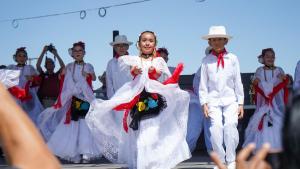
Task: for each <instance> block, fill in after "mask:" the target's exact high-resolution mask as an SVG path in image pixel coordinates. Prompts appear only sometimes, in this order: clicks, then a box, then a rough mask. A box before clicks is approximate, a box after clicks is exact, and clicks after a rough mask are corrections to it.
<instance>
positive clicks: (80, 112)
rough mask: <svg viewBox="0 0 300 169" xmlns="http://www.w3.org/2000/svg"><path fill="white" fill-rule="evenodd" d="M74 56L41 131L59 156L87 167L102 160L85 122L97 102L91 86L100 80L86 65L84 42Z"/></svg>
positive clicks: (41, 120)
mask: <svg viewBox="0 0 300 169" xmlns="http://www.w3.org/2000/svg"><path fill="white" fill-rule="evenodd" d="M70 53H71V56H72V57H73V59H74V62H72V63H69V64H68V65H67V66H66V67H65V69H64V71H63V73H64V76H62V80H63V85H62V89H61V92H60V95H59V98H58V99H57V102H56V104H55V105H54V106H52V107H50V108H47V109H46V110H45V111H43V112H42V113H41V115H40V117H39V128H40V130H41V133H42V134H43V136H44V138H45V140H46V141H47V144H48V146H49V148H50V149H51V151H52V152H53V153H54V154H55V155H56V156H58V157H60V158H62V159H64V160H68V161H72V162H75V163H79V162H80V161H81V162H83V163H86V162H88V161H89V160H91V159H94V158H100V157H101V151H100V149H99V148H98V147H97V146H96V144H95V143H94V139H93V138H92V135H91V133H90V131H89V128H88V127H87V125H86V121H85V115H86V113H87V111H88V109H89V103H90V102H91V101H92V100H93V99H95V97H94V94H93V90H92V86H91V84H92V80H95V79H96V77H95V73H94V68H93V66H92V65H91V64H89V63H85V62H84V61H83V57H84V55H85V44H84V43H83V42H77V43H74V44H73V48H71V49H70Z"/></svg>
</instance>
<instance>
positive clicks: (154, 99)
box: [86, 31, 190, 169]
mask: <svg viewBox="0 0 300 169" xmlns="http://www.w3.org/2000/svg"><path fill="white" fill-rule="evenodd" d="M155 46H156V36H155V34H154V33H153V32H151V31H145V32H143V33H141V35H140V36H139V41H138V47H139V49H140V52H141V53H140V56H130V57H127V56H123V57H121V58H120V59H121V60H120V64H125V65H128V66H130V67H131V73H132V75H133V77H134V80H133V81H131V82H127V83H125V84H124V85H123V86H122V87H121V88H120V89H119V90H117V92H116V93H115V95H114V96H113V97H112V98H111V99H110V100H107V101H104V102H101V101H97V100H95V101H94V102H93V103H92V104H91V107H90V110H89V112H88V114H87V117H86V120H87V124H88V126H89V127H90V129H91V131H92V133H93V136H94V137H95V138H96V139H97V141H98V142H97V143H98V145H99V146H100V147H101V148H102V149H103V155H104V156H105V157H106V158H107V159H109V160H110V161H112V162H114V163H126V164H127V165H128V167H129V168H130V169H135V168H137V169H145V168H147V169H162V168H163V169H169V168H173V167H175V166H176V165H177V164H178V163H180V162H181V161H183V160H186V159H188V158H190V151H189V147H188V145H187V143H186V131H187V120H188V105H189V95H188V93H187V92H185V91H183V90H180V89H179V87H178V84H177V80H178V77H179V73H180V72H181V71H182V65H181V70H180V66H178V68H177V70H176V71H175V73H174V74H173V76H172V77H171V78H169V79H168V80H166V79H167V78H168V77H170V72H169V69H168V66H167V65H166V63H165V61H164V60H163V59H162V58H161V57H155ZM155 79H156V80H155ZM159 80H161V82H162V81H163V83H161V82H160V81H159ZM113 109H115V110H122V109H123V110H125V113H124V118H123V121H121V120H120V121H117V122H116V121H115V120H114V118H113V114H112V113H115V112H114V111H111V110H113ZM129 112H130V115H129ZM127 122H130V125H129V127H130V128H128V125H127Z"/></svg>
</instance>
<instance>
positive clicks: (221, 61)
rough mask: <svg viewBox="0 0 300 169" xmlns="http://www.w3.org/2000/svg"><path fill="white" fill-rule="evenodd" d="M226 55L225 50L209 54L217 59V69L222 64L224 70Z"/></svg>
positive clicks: (213, 51)
mask: <svg viewBox="0 0 300 169" xmlns="http://www.w3.org/2000/svg"><path fill="white" fill-rule="evenodd" d="M226 53H227V51H226V49H225V48H224V49H223V50H222V51H221V52H220V53H217V52H216V51H215V50H212V51H211V54H212V55H214V56H216V57H217V58H218V64H217V68H218V67H219V66H220V63H221V64H222V68H223V69H224V55H225V54H226Z"/></svg>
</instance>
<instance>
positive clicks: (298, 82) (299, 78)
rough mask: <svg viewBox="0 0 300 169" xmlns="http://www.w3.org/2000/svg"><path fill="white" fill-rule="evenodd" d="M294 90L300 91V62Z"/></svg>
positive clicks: (299, 62) (296, 71) (296, 72)
mask: <svg viewBox="0 0 300 169" xmlns="http://www.w3.org/2000/svg"><path fill="white" fill-rule="evenodd" d="M293 88H294V90H298V89H300V61H298V63H297V66H296V69H295V75H294V85H293Z"/></svg>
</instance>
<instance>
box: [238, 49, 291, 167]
mask: <svg viewBox="0 0 300 169" xmlns="http://www.w3.org/2000/svg"><path fill="white" fill-rule="evenodd" d="M259 61H260V63H262V64H264V66H262V67H259V68H258V69H257V70H256V73H255V79H254V81H253V85H254V88H255V95H256V97H255V99H256V101H255V102H256V110H255V112H254V114H253V116H252V117H251V119H250V121H249V124H248V127H247V128H246V131H245V142H244V145H243V146H247V145H248V144H249V143H255V144H256V149H257V150H259V149H260V148H261V147H262V145H263V144H264V143H270V145H271V149H270V154H271V155H269V156H270V158H271V159H272V158H277V160H278V159H279V158H278V157H275V156H276V154H278V153H280V152H281V151H282V137H281V135H282V132H281V130H282V125H283V118H284V112H285V103H286V102H287V97H288V95H287V94H288V91H287V85H288V84H289V79H288V78H287V76H286V75H285V74H284V71H283V70H282V69H281V68H280V67H275V66H274V61H275V52H274V51H273V49H272V48H267V49H263V50H262V54H261V55H260V56H259ZM277 156H278V155H277ZM267 160H268V158H267ZM277 163H278V162H277Z"/></svg>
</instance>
